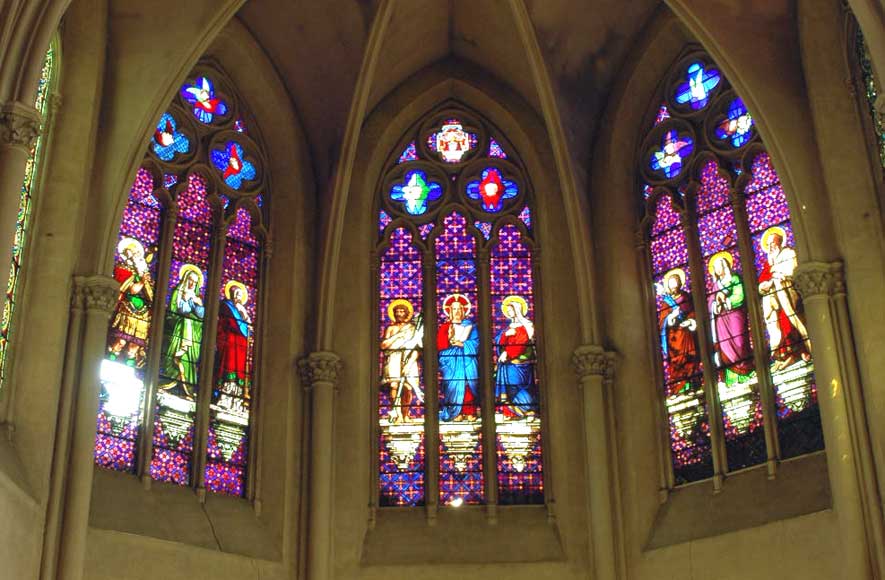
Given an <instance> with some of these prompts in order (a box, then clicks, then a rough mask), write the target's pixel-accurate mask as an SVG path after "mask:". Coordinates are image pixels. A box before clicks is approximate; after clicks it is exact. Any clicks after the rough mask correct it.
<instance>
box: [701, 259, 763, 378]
mask: <svg viewBox="0 0 885 580" xmlns="http://www.w3.org/2000/svg"><path fill="white" fill-rule="evenodd" d="M708 268H709V271H710V275H711V276H712V278H713V294H712V296H711V297H710V316H711V319H712V320H711V329H712V334H713V337H712V338H713V347H714V349H715V354H714V357H715V359H716V364H717V366H721V367H724V373H723V374H724V377H723V380H724V382H725V384H726V385H728V386H732V385H733V384H735V383H738V382H741V383H742V382H745V381H746V380H748V378H749V376H750V375H751V373H753V372H754V365H753V351H752V350H751V348H750V338H749V334H748V332H747V328H748V327H747V305H746V299H745V298H746V297H745V294H744V284H743V282H741V277H740V276H739V275H738V274H736V273H734V271H733V268H734V257H733V256H732V255H731V253H729V252H718V253H716V254H713V256H712V257H711V258H710V261H709V264H708Z"/></svg>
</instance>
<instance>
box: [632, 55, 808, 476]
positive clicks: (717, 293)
mask: <svg viewBox="0 0 885 580" xmlns="http://www.w3.org/2000/svg"><path fill="white" fill-rule="evenodd" d="M665 87H666V88H665V90H666V94H665V97H664V103H663V104H662V105H661V106H660V107H659V108H658V110H657V114H656V117H655V121H654V124H653V127H652V128H651V130H650V131H649V132H648V135H647V136H646V138H645V141H644V144H643V148H642V155H641V157H640V163H641V166H640V168H639V174H640V175H641V177H642V180H643V183H642V187H641V191H642V196H643V198H644V207H645V218H644V220H643V232H644V235H645V239H646V240H647V247H648V250H649V251H648V258H649V271H650V274H651V278H652V286H653V296H654V304H653V306H654V310H653V317H654V321H655V326H656V328H657V332H656V335H655V344H656V346H657V348H656V350H657V351H658V355H659V358H658V372H659V377H660V379H659V380H660V385H661V389H662V399H663V401H664V409H665V418H664V419H665V421H666V425H668V431H669V432H668V436H669V437H668V438H669V441H670V445H669V457H670V460H671V461H670V469H669V470H668V473H669V475H670V483H671V485H679V484H683V483H687V482H692V481H698V480H702V479H707V478H714V482H715V483H714V485H717V486H718V485H719V484H720V483H721V477H722V476H723V475H725V474H727V473H729V472H734V471H737V470H741V469H745V468H748V467H752V466H755V465H759V464H763V463H767V464H768V468H769V470H771V471H773V470H774V469H776V465H777V462H778V461H780V460H782V459H788V458H791V457H796V456H799V455H802V454H806V453H811V452H814V451H818V450H820V449H822V448H823V445H824V442H823V435H822V432H821V425H820V414H819V410H818V404H817V388H816V385H815V380H814V363H813V359H812V344H811V341H810V340H809V337H808V333H807V330H806V327H805V321H804V313H803V305H802V300H801V298H800V297H799V296H798V294H797V293H796V291H795V289H794V288H793V283H792V280H793V274H794V272H795V269H796V267H797V265H798V262H797V258H796V252H795V250H794V248H795V238H794V233H793V228H792V223H791V220H790V210H789V207H788V205H787V200H786V195H785V193H784V190H783V187H782V186H781V184H780V181H779V179H778V176H777V172H776V171H775V169H774V167H773V165H772V163H771V159H770V157H769V155H768V153H767V152H766V151H765V149H764V145H763V143H762V141H761V138H760V137H759V135H758V133H757V131H756V126H755V123H754V121H753V117H752V115H751V113H750V112H749V111H748V109H747V107H746V105H745V104H744V102H743V101H742V100H741V98H740V97H739V96H738V95H737V94H736V93H735V92H734V90H733V89H732V87H731V86H730V84H729V82H728V80H727V79H726V78H725V76H724V75H723V74H722V73H721V71H719V69H718V67H717V66H716V65H715V63H714V62H713V61H712V60H711V59H710V58H709V57H708V56H707V55H706V54H703V53H695V54H691V55H689V56H687V57H686V58H685V59H683V60H681V61H680V62H679V63H678V65H677V66H676V68H675V71H674V73H673V74H672V75H671V77H670V78H669V80H668V82H667V83H666V85H665Z"/></svg>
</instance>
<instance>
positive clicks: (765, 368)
mask: <svg viewBox="0 0 885 580" xmlns="http://www.w3.org/2000/svg"><path fill="white" fill-rule="evenodd" d="M729 195H730V197H731V206H732V209H733V210H734V220H735V225H736V226H737V234H738V247H739V248H740V251H741V270H742V271H743V274H742V276H741V278H742V281H743V284H744V288H753V289H754V290H753V291H752V292H745V293H744V298H745V300H746V303H747V306H748V308H747V311H748V314H749V317H750V332H751V335H750V336H752V338H753V344H754V347H753V362H754V364H755V365H756V376H757V377H758V380H759V382H758V385H759V391H760V394H761V398H762V420H763V423H764V425H765V449H766V452H767V455H768V461H767V469H768V477H774V476H775V475H776V473H777V462H778V461H779V460H780V445H779V442H778V438H777V414H776V410H775V399H774V385H773V384H772V380H771V375H770V373H769V361H768V349H767V345H768V341H767V340H766V338H765V333H764V331H763V330H762V329H763V328H765V326H764V323H763V319H762V304H761V299H760V297H759V292H757V291H756V290H755V289H757V288H758V287H759V282H758V281H757V279H756V265H755V263H754V260H753V258H754V256H755V254H754V252H753V244H752V243H751V242H750V239H749V236H748V233H747V232H749V231H750V225H749V223H748V221H747V213H746V208H745V207H744V199H743V195H742V194H741V193H740V192H739V191H737V190H736V189H731V190H730V192H729Z"/></svg>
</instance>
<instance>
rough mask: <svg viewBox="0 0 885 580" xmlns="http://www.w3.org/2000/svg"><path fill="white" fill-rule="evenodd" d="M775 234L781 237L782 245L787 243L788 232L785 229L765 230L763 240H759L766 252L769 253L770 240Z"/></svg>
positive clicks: (772, 228) (778, 227)
mask: <svg viewBox="0 0 885 580" xmlns="http://www.w3.org/2000/svg"><path fill="white" fill-rule="evenodd" d="M775 234H777V235H778V236H780V238H781V244H782V245H783V244H785V243H787V232H786V231H785V230H784V228H782V227H780V226H772V227H770V228H768V229H767V230H765V232H764V233H763V234H762V239H761V240H759V241H760V242H761V243H762V249H763V250H765V251H766V252H767V251H768V240H769V239H770V238H771V236H773V235H775Z"/></svg>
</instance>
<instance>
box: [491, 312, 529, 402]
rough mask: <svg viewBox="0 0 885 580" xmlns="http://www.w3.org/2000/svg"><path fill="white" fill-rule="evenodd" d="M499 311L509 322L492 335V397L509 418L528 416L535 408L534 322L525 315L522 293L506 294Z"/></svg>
mask: <svg viewBox="0 0 885 580" xmlns="http://www.w3.org/2000/svg"><path fill="white" fill-rule="evenodd" d="M501 311H502V312H503V313H504V316H506V317H507V319H508V320H509V321H510V324H508V325H507V328H505V329H503V330H502V331H501V332H499V333H498V336H496V337H495V348H496V351H497V358H496V359H495V363H496V365H497V369H496V372H495V398H496V399H497V401H498V402H499V403H500V404H501V405H502V406H503V408H502V411H501V412H502V414H503V415H504V416H505V417H508V418H521V417H526V416H531V415H534V414H536V413H537V411H538V402H537V399H536V397H535V349H534V340H535V325H534V324H532V321H531V320H529V319H528V318H526V316H527V315H528V312H529V306H528V303H527V302H526V301H525V299H524V298H522V297H521V296H507V297H506V298H504V300H503V301H502V302H501Z"/></svg>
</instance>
